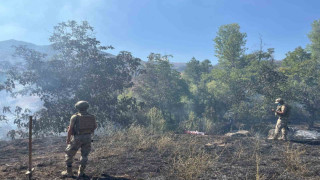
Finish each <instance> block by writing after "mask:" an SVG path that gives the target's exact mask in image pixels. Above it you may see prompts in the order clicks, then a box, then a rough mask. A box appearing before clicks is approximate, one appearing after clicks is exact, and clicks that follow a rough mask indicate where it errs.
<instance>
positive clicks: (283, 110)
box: [281, 105, 287, 113]
mask: <svg viewBox="0 0 320 180" xmlns="http://www.w3.org/2000/svg"><path fill="white" fill-rule="evenodd" d="M286 111H287V107H286V106H285V105H283V106H281V112H282V113H286Z"/></svg>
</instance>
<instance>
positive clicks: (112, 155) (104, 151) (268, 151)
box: [0, 132, 320, 180]
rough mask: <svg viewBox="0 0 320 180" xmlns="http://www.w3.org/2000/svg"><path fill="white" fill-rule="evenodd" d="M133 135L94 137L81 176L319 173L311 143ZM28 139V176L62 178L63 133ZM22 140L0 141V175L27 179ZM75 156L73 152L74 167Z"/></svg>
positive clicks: (317, 151) (319, 155)
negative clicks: (30, 147) (30, 173)
mask: <svg viewBox="0 0 320 180" xmlns="http://www.w3.org/2000/svg"><path fill="white" fill-rule="evenodd" d="M133 135H135V134H132V133H131V134H130V133H116V134H114V135H112V136H108V137H105V138H100V139H99V140H96V141H95V142H93V150H92V153H91V155H90V157H89V164H88V168H87V171H86V173H87V175H88V177H87V178H86V179H123V180H125V179H158V180H162V179H219V180H220V179H232V180H234V179H294V180H299V179H301V180H302V179H320V148H319V145H316V144H313V145H312V144H304V143H297V142H283V141H270V140H266V139H264V138H257V137H233V138H227V137H224V136H199V135H187V134H165V135H149V134H143V135H141V132H140V133H139V137H137V136H133ZM33 143H34V153H33V166H34V168H35V171H34V174H33V179H48V180H51V179H52V180H53V179H61V176H60V172H61V171H63V170H64V149H65V147H66V143H65V137H51V138H42V139H35V140H34V141H33ZM27 146H28V140H27V139H19V140H13V141H7V142H5V141H1V142H0V179H27V178H26V175H25V172H26V171H27V169H28V167H27V165H28V156H27V154H28V150H27ZM79 159H80V154H79V152H78V154H77V155H76V157H75V163H74V164H75V165H74V167H77V166H78V165H79ZM75 171H76V169H74V172H75ZM69 179H75V178H69Z"/></svg>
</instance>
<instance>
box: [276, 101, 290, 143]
mask: <svg viewBox="0 0 320 180" xmlns="http://www.w3.org/2000/svg"><path fill="white" fill-rule="evenodd" d="M277 100H279V101H282V102H283V100H282V99H280V98H279V99H277ZM277 100H276V102H277ZM276 111H280V112H284V113H285V114H283V115H279V114H277V113H275V115H276V116H278V117H279V118H278V121H277V124H276V128H275V132H274V138H273V139H278V137H279V135H280V131H281V134H282V135H281V138H280V139H283V140H287V134H288V115H289V113H288V107H287V105H285V104H280V105H278V106H277V109H276Z"/></svg>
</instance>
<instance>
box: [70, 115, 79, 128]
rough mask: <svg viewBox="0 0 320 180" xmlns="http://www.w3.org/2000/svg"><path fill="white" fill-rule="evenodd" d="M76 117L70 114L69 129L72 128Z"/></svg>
mask: <svg viewBox="0 0 320 180" xmlns="http://www.w3.org/2000/svg"><path fill="white" fill-rule="evenodd" d="M76 118H77V116H76V115H72V116H71V118H70V125H69V128H70V129H73V127H74V124H75V122H76Z"/></svg>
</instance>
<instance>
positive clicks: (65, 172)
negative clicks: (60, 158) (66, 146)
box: [61, 166, 73, 177]
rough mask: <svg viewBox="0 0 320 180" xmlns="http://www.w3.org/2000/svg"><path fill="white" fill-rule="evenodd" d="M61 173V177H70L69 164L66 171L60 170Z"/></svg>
mask: <svg viewBox="0 0 320 180" xmlns="http://www.w3.org/2000/svg"><path fill="white" fill-rule="evenodd" d="M61 175H62V176H63V177H72V176H73V174H72V167H71V166H70V167H69V166H68V167H67V170H66V171H62V172H61Z"/></svg>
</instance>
